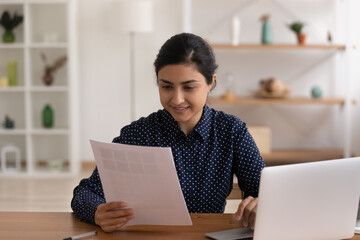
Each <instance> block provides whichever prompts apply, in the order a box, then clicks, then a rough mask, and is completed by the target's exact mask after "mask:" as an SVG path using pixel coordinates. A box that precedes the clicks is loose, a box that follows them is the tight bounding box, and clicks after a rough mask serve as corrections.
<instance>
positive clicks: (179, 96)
mask: <svg viewBox="0 0 360 240" xmlns="http://www.w3.org/2000/svg"><path fill="white" fill-rule="evenodd" d="M172 101H173V103H174V104H177V105H179V104H181V103H182V102H184V94H183V92H182V91H181V90H176V91H175V92H174V95H173V97H172Z"/></svg>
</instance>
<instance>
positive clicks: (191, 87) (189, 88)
mask: <svg viewBox="0 0 360 240" xmlns="http://www.w3.org/2000/svg"><path fill="white" fill-rule="evenodd" d="M194 88H195V87H193V86H185V87H184V89H185V90H193V89H194Z"/></svg>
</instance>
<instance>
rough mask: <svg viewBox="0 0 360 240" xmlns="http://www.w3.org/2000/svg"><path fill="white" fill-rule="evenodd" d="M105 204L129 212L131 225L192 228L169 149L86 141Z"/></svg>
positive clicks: (129, 224) (129, 223)
mask: <svg viewBox="0 0 360 240" xmlns="http://www.w3.org/2000/svg"><path fill="white" fill-rule="evenodd" d="M90 143H91V146H92V149H93V152H94V156H95V161H96V165H97V167H98V170H99V174H100V179H101V183H102V186H103V189H104V193H105V199H106V202H113V201H124V202H126V203H127V204H128V208H133V209H134V211H135V218H134V219H132V220H130V221H129V222H128V223H127V224H126V225H125V226H132V225H192V222H191V218H190V215H189V212H188V209H187V206H186V203H185V199H184V196H183V194H182V191H181V187H180V183H179V179H178V176H177V173H176V169H175V165H174V160H173V157H172V152H171V148H163V147H143V146H134V145H126V144H117V143H105V142H99V141H95V140H90Z"/></svg>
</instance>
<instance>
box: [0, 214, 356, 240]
mask: <svg viewBox="0 0 360 240" xmlns="http://www.w3.org/2000/svg"><path fill="white" fill-rule="evenodd" d="M191 219H192V221H193V226H132V227H128V228H126V231H117V232H114V233H104V232H103V231H102V230H101V229H100V228H99V227H96V226H93V225H90V224H86V223H82V222H79V221H78V220H77V219H76V218H75V216H74V214H72V213H45V212H36V213H35V212H34V213H29V212H0V239H6V240H12V239H16V240H19V239H29V240H31V239H34V240H35V239H36V240H39V239H47V240H52V239H56V240H61V239H63V238H66V237H70V236H73V235H77V234H81V233H85V232H90V231H94V230H96V231H98V235H97V236H96V237H88V238H85V239H86V240H90V239H104V240H110V239H156V240H159V239H160V240H161V239H175V240H176V239H208V238H206V237H205V235H204V234H205V233H207V232H214V231H222V230H226V229H232V228H236V227H238V223H236V222H235V221H234V220H233V218H232V214H191ZM85 239H84V240H85ZM352 240H360V235H355V236H354V237H353V238H352Z"/></svg>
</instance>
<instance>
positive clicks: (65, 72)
mask: <svg viewBox="0 0 360 240" xmlns="http://www.w3.org/2000/svg"><path fill="white" fill-rule="evenodd" d="M75 8H76V1H75V0H47V1H45V0H12V1H1V0H0V13H1V14H2V12H3V11H5V10H8V11H9V12H10V14H11V15H12V14H13V13H14V12H17V13H18V14H21V15H23V17H24V19H23V22H22V24H21V25H19V26H18V27H17V28H16V29H15V31H14V33H15V36H16V39H15V42H14V43H3V42H2V41H1V43H0V77H4V76H7V64H8V62H10V61H15V62H16V63H17V79H18V80H17V85H16V86H8V87H0V119H1V122H3V120H4V117H5V115H8V116H10V118H11V119H13V120H14V121H15V127H14V128H13V129H6V128H4V127H3V126H1V128H0V149H2V148H3V147H4V146H6V145H8V144H11V145H15V146H16V147H18V148H20V152H21V171H20V172H18V171H17V172H15V171H14V172H11V173H8V172H4V171H2V169H1V170H0V176H4V175H9V174H11V175H16V176H71V175H74V174H76V173H77V172H78V170H79V161H78V143H77V142H78V133H77V132H78V126H77V121H78V116H77V112H78V91H77V89H78V79H77V71H76V68H77V66H76V62H77V61H76V59H77V56H76V51H75V44H76V35H75V30H76V29H75V27H76V22H75V17H76V16H75V15H76V11H75V10H76V9H75ZM2 33H3V28H2V27H1V34H2ZM41 54H44V55H45V56H46V59H47V62H48V63H49V64H52V63H54V62H55V61H56V60H57V59H59V58H60V57H62V56H66V57H67V60H66V62H65V64H64V65H63V66H62V67H61V68H58V69H57V71H56V72H55V74H54V81H53V83H52V84H51V85H46V84H44V82H43V81H42V78H43V75H44V70H45V63H44V61H43V60H42V58H41ZM46 104H50V106H51V107H52V109H53V119H54V125H53V127H51V128H45V127H43V124H42V111H43V109H44V107H45V105H46Z"/></svg>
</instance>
